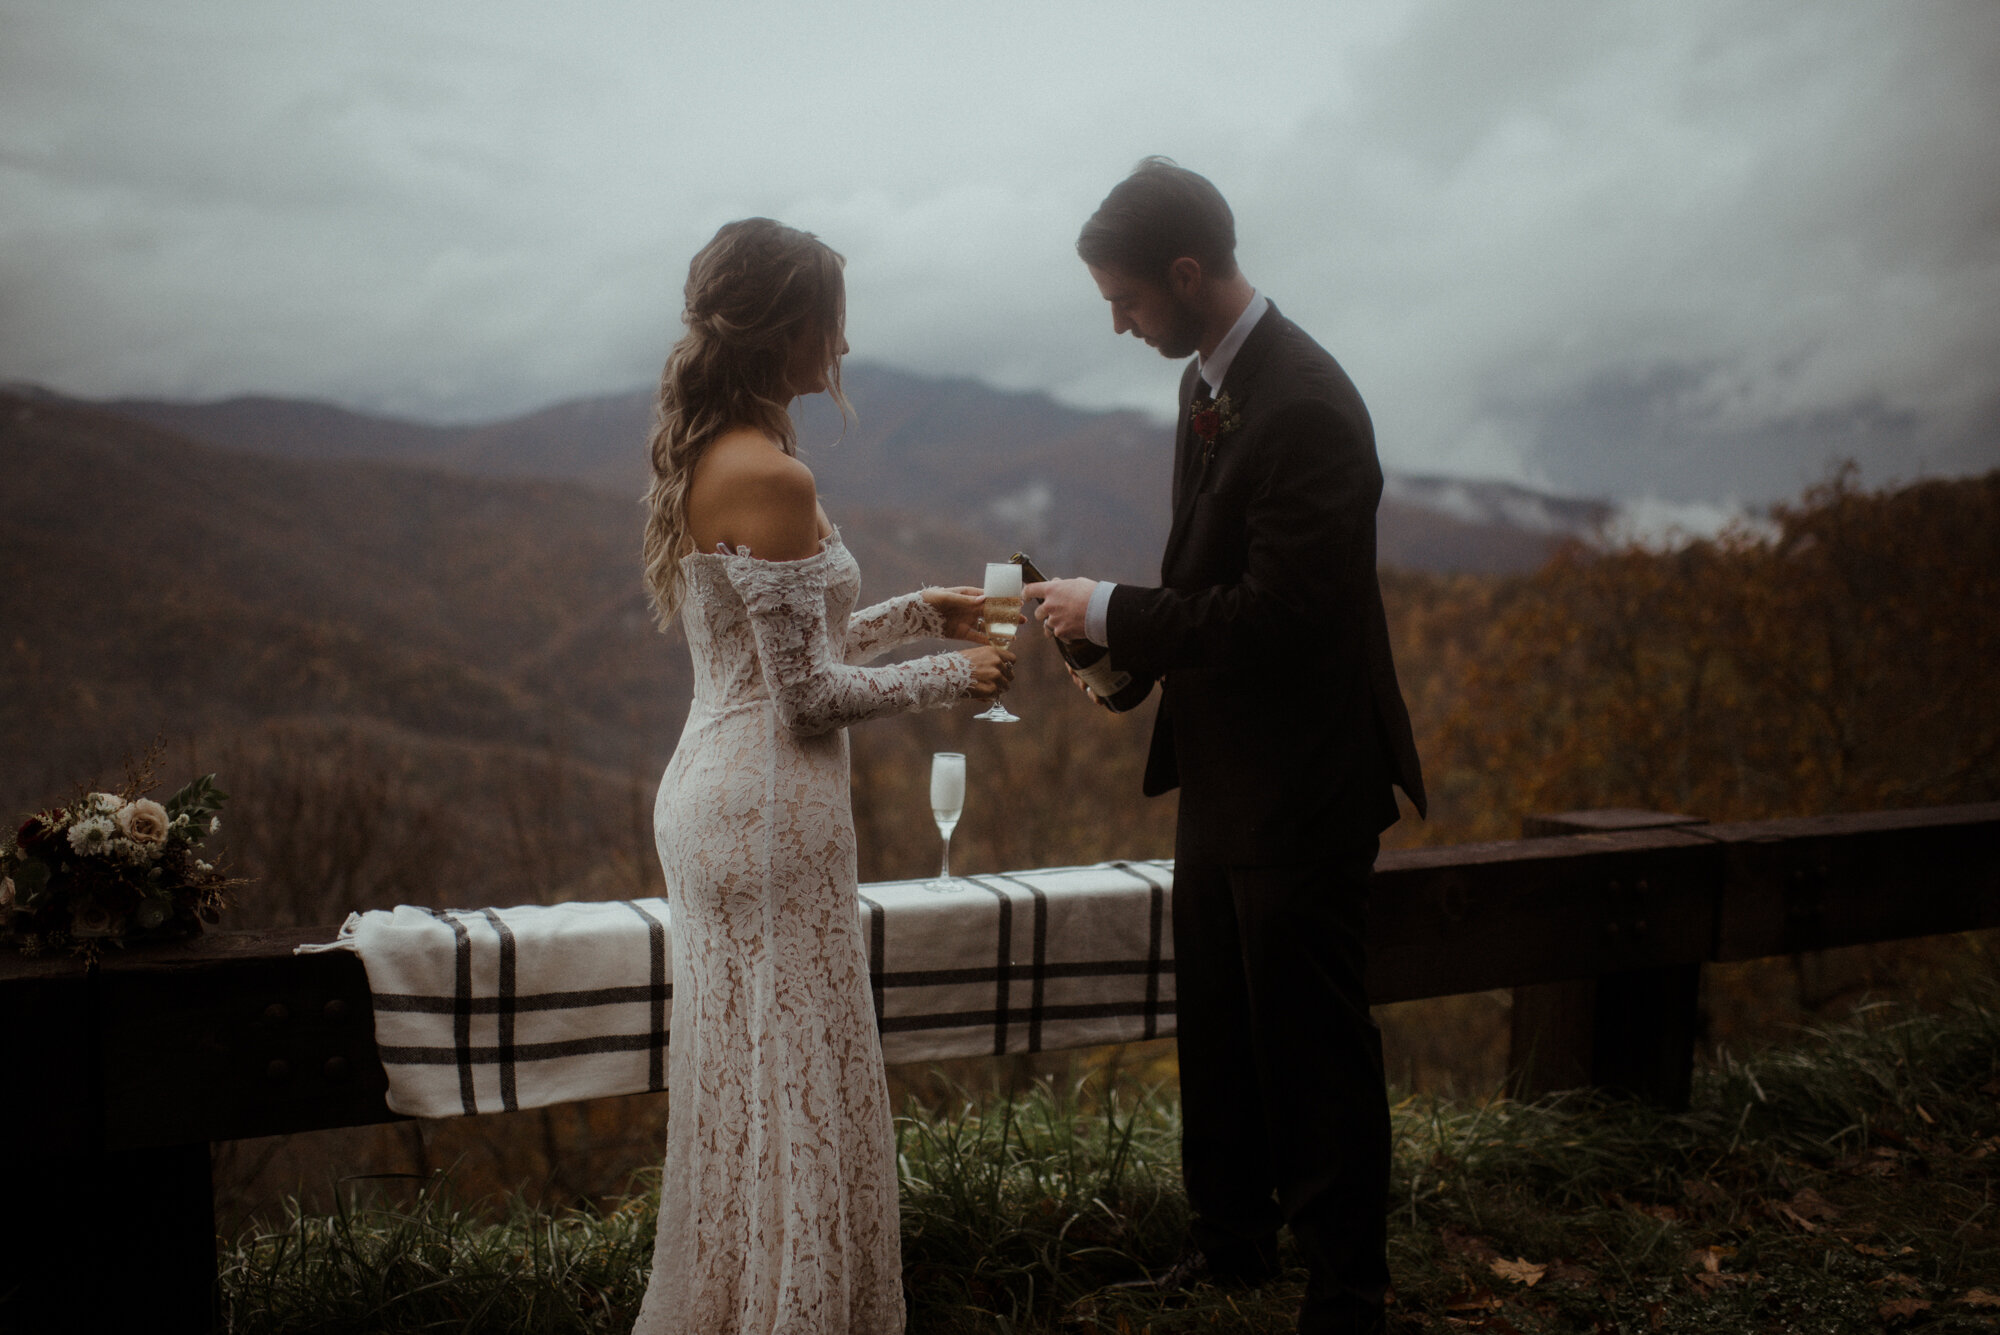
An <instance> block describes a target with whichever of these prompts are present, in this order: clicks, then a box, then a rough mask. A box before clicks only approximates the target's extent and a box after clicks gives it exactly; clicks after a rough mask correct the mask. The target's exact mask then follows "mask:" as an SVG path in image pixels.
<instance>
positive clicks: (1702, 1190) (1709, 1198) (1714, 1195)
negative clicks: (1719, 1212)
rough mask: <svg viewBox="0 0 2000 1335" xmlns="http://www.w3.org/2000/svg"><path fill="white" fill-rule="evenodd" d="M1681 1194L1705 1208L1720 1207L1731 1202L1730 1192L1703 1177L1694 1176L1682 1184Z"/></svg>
mask: <svg viewBox="0 0 2000 1335" xmlns="http://www.w3.org/2000/svg"><path fill="white" fill-rule="evenodd" d="M1681 1194H1682V1195H1683V1196H1686V1197H1687V1198H1688V1199H1689V1200H1690V1201H1692V1202H1694V1203H1695V1204H1696V1205H1699V1206H1701V1207H1703V1208H1704V1209H1711V1210H1715V1209H1720V1208H1722V1207H1723V1206H1725V1205H1727V1204H1729V1193H1728V1192H1726V1191H1724V1190H1723V1189H1722V1188H1721V1187H1718V1186H1716V1185H1715V1184H1714V1183H1713V1182H1709V1181H1707V1180H1705V1179H1702V1178H1692V1179H1690V1180H1688V1181H1686V1182H1683V1183H1682V1184H1681Z"/></svg>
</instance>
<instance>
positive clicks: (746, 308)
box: [635, 218, 1013, 1335]
mask: <svg viewBox="0 0 2000 1335" xmlns="http://www.w3.org/2000/svg"><path fill="white" fill-rule="evenodd" d="M841 263H842V261H841V258H840V256H839V255H837V254H835V253H834V252H833V251H832V250H830V249H828V248H827V246H826V245H825V244H824V243H822V242H821V241H819V240H818V239H817V238H815V237H813V236H812V235H810V234H808V233H805V232H800V231H797V230H795V229H793V228H790V227H785V226H782V225H780V224H778V223H775V222H772V221H771V220H769V219H767V218H750V219H745V220H743V221H741V222H733V223H729V224H726V225H725V226H724V227H723V228H722V229H721V230H720V231H718V232H717V233H716V234H715V238H714V240H712V241H710V242H709V243H708V245H707V246H706V247H704V248H703V249H702V251H701V253H700V254H699V255H697V256H695V259H694V263H693V265H692V266H691V268H690V269H689V272H688V281H687V291H686V309H685V310H684V311H683V312H682V319H683V320H684V321H685V322H686V324H687V333H686V334H685V336H683V337H682V338H681V340H680V341H679V342H678V343H676V344H675V345H674V349H673V352H672V353H671V354H670V355H669V356H668V358H667V364H666V369H665V371H664V372H663V373H662V374H661V377H660V398H659V412H658V418H657V423H656V425H655V427H654V431H653V437H652V456H653V483H652V487H651V489H650V491H649V492H648V493H647V504H648V507H649V509H650V515H649V518H648V522H647V527H646V547H645V559H646V583H647V586H648V588H649V589H650V591H651V594H652V600H653V606H654V609H655V611H656V613H657V615H658V619H659V621H660V623H661V625H662V627H663V628H664V627H665V626H667V625H668V624H670V623H671V622H672V621H673V620H674V619H675V618H676V617H678V618H679V619H680V621H681V623H682V625H683V626H684V627H685V630H686V634H687V641H688V649H689V652H690V653H691V654H692V656H693V659H694V683H695V684H694V702H693V704H692V706H691V707H690V709H689V711H688V720H687V727H686V729H685V730H684V731H683V732H682V734H681V740H680V745H679V746H678V747H677V748H676V750H675V751H674V757H673V760H672V762H671V763H670V764H669V765H668V766H667V772H666V777H665V779H664V780H663V781H662V782H661V784H660V795H659V800H658V802H657V804H656V805H655V808H654V817H653V821H654V830H655V833H656V837H657V839H658V842H659V849H660V863H661V866H662V867H663V868H664V869H665V872H666V883H667V898H668V901H669V903H670V905H671V907H672V911H673V918H672V921H673V943H674V946H673V948H674V958H673V979H674V1009H673V1035H672V1039H671V1041H670V1043H669V1046H668V1056H667V1088H668V1091H669V1093H668V1114H667V1156H666V1167H665V1169H664V1170H663V1173H662V1176H661V1180H660V1220H659V1236H658V1241H657V1242H656V1244H655V1246H654V1251H653V1273H652V1278H651V1280H650V1281H649V1283H648V1285H647V1288H646V1297H645V1301H644V1303H643V1304H642V1305H641V1307H640V1311H639V1320H638V1325H637V1327H636V1328H635V1330H636V1335H665V1333H666V1332H673V1333H674V1335H723V1333H724V1332H746V1333H747V1332H757V1335H770V1333H774V1332H785V1335H834V1333H836V1332H851V1333H852V1335H883V1333H884V1332H890V1333H891V1335H893V1333H894V1332H900V1331H901V1330H902V1329H903V1298H902V1263H901V1252H900V1242H899V1236H898V1232H897V1209H896V1158H895V1141H894V1133H893V1131H892V1129H891V1126H890V1120H889V1107H888V1087H887V1084H886V1081H885V1079H884V1077H883V1071H882V1052H881V1047H880V1043H879V1040H878V1038H877V1035H876V1030H875V1016H874V1009H873V1004H872V1002H871V1000H870V994H869V986H868V975H867V956H866V953H865V951H864V948H863V943H862V940H861V932H860V918H859V912H858V901H857V898H856V895H857V890H856V885H855V859H854V824H853V815H852V812H851V810H850V807H849V801H848V768H847V734H846V732H845V731H844V729H845V728H846V726H847V725H849V724H852V723H859V722H861V721H862V720H864V719H870V718H877V717H880V716H882V715H885V714H895V713H901V712H904V711H907V710H916V709H929V708H935V707H940V706H944V705H949V704H951V703H953V702H955V701H958V700H962V699H966V698H968V697H970V698H974V699H989V698H992V697H994V696H997V695H999V694H1000V693H1001V692H1002V691H1003V690H1005V689H1006V687H1007V685H1008V684H1009V682H1010V681H1011V678H1012V672H1013V656H1012V655H1011V654H1009V653H1006V652H1004V651H1002V650H1000V649H996V648H993V647H991V646H989V645H987V644H985V643H983V641H984V640H985V636H984V635H983V634H982V633H981V632H980V631H979V630H978V628H977V620H976V618H977V616H978V612H979V609H980V598H979V591H978V590H976V589H926V590H924V591H922V592H920V593H912V594H906V595H905V596H903V597H901V598H894V599H891V600H890V601H888V602H885V603H879V604H877V605H876V606H873V607H870V608H868V609H867V610H865V611H860V612H855V611H853V610H852V609H853V607H854V602H855V595H856V593H857V592H858V591H859V588H860V582H861V578H860V571H859V568H858V567H857V566H856V565H855V562H854V558H853V557H852V556H851V555H849V554H848V551H847V548H846V547H845V546H844V545H843V544H842V543H841V540H840V533H839V531H838V530H837V529H835V528H834V526H833V525H832V523H830V522H829V521H828V519H827V517H826V512H825V511H824V510H823V509H821V508H820V505H819V501H818V497H817V495H816V493H815V491H814V488H813V477H812V473H811V472H810V471H808V470H807V468H806V466H805V465H804V464H802V463H800V462H799V461H798V459H797V457H796V455H795V448H796V446H795V441H794V438H793V427H792V422H791V417H790V414H789V412H788V406H789V404H790V402H791V400H792V399H793V398H795V397H797V396H800V395H804V394H817V393H821V392H827V393H830V394H831V395H832V396H833V398H834V401H835V402H836V403H838V404H839V405H840V406H841V408H842V410H843V411H845V410H846V407H847V404H846V400H845V399H844V398H842V397H841V393H840V358H841V357H842V355H844V354H845V353H846V351H847V341H846V339H845V338H844V337H842V325H843V323H844V317H845V305H846V302H845V290H844V287H843V284H842V280H841ZM927 636H942V637H946V638H951V639H959V640H967V641H972V642H974V644H975V647H974V648H970V649H964V650H960V651H958V652H956V653H942V654H936V655H933V656H931V657H927V658H918V659H914V660H912V661H909V662H904V663H897V664H894V665H891V666H886V667H864V666H860V665H861V664H863V663H865V662H867V661H868V660H869V659H871V658H873V657H875V656H876V655H877V654H879V653H881V652H882V651H883V650H885V649H889V648H892V647H894V646H895V645H898V644H901V643H904V642H906V641H909V640H913V639H919V638H923V637H927Z"/></svg>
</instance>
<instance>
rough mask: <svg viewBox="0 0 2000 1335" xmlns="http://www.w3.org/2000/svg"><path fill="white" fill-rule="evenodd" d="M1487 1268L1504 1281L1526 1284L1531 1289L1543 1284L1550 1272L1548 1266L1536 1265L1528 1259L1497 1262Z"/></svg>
mask: <svg viewBox="0 0 2000 1335" xmlns="http://www.w3.org/2000/svg"><path fill="white" fill-rule="evenodd" d="M1486 1268H1487V1269H1488V1270H1491V1271H1492V1272H1493V1273H1494V1274H1496V1275H1498V1276H1500V1278H1502V1279H1510V1280H1512V1281H1514V1282H1515V1283H1516V1284H1525V1285H1527V1286H1528V1287H1529V1288H1531V1289H1532V1288H1534V1287H1535V1285H1537V1284H1539V1283H1541V1282H1542V1276H1543V1275H1545V1274H1547V1273H1548V1270H1549V1268H1548V1267H1547V1266H1545V1265H1536V1264H1535V1263H1534V1262H1532V1261H1530V1260H1528V1259H1527V1258H1526V1257H1522V1258H1520V1259H1519V1260H1514V1261H1508V1260H1499V1261H1495V1262H1493V1263H1492V1264H1491V1265H1489V1266H1487V1267H1486Z"/></svg>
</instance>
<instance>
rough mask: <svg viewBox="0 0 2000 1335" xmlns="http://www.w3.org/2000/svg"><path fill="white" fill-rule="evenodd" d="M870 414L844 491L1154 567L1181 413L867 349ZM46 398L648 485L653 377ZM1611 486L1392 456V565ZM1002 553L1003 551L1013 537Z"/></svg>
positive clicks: (321, 448) (840, 478)
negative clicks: (505, 412)
mask: <svg viewBox="0 0 2000 1335" xmlns="http://www.w3.org/2000/svg"><path fill="white" fill-rule="evenodd" d="M845 378H846V382H847V388H848V393H849V397H850V399H851V400H852V402H853V403H854V406H855V410H856V420H855V421H854V422H853V423H851V424H850V423H843V422H842V421H841V419H840V417H839V415H838V413H837V412H836V411H835V410H834V408H833V406H832V404H831V403H830V401H829V400H827V399H825V398H814V399H811V400H807V401H805V403H804V404H802V406H801V409H800V411H799V416H798V418H797V421H798V424H799V435H800V440H801V442H802V443H801V450H800V453H801V457H802V458H804V459H805V460H806V461H807V462H808V463H809V464H810V465H811V466H812V467H813V469H814V472H815V474H816V476H817V478H818V481H819V485H820V490H821V493H822V495H823V496H824V497H825V498H826V500H827V503H828V505H829V507H830V509H839V510H842V511H843V512H844V513H845V515H846V516H847V518H848V519H849V520H850V521H851V520H853V519H858V518H860V517H861V516H863V515H865V514H867V513H869V512H872V511H874V510H877V509H890V510H897V511H902V512H905V513H908V514H929V515H933V516H950V517H951V518H952V520H953V521H954V523H955V525H956V526H957V527H961V528H965V529H968V530H971V531H973V532H982V531H983V532H988V533H990V534H992V535H993V537H994V539H995V541H996V543H997V545H998V546H1006V547H1008V549H1009V550H1012V549H1014V548H1015V547H1026V548H1028V549H1029V550H1031V551H1033V552H1034V553H1035V555H1036V557H1037V559H1038V561H1040V563H1041V564H1042V565H1043V566H1044V567H1045V568H1054V569H1061V570H1074V571H1079V572H1082V571H1088V572H1089V573H1091V574H1094V575H1098V576H1101V577H1104V578H1111V579H1118V580H1121V581H1140V582H1146V581H1150V580H1151V579H1152V578H1154V577H1155V568H1154V562H1155V560H1156V559H1157V553H1158V551H1159V550H1160V548H1161V546H1162V545H1163V543H1164V539H1165V535H1166V529H1167V521H1168V496H1167V471H1168V470H1167V469H1165V468H1164V467H1149V466H1147V465H1146V464H1145V462H1144V460H1145V457H1146V452H1147V451H1149V450H1150V451H1154V452H1156V453H1157V455H1158V456H1159V457H1161V458H1164V457H1165V456H1166V455H1167V453H1168V452H1169V451H1170V449H1171V438H1172V433H1171V427H1170V426H1168V425H1166V424H1164V423H1162V422H1160V421H1158V420H1157V419H1154V418H1150V417H1147V416H1145V415H1144V414H1141V413H1137V412H1132V411H1129V410H1120V411H1110V412H1092V411H1088V410H1084V409H1077V408H1071V407H1068V406H1066V405H1063V404H1061V403H1059V402H1057V401H1056V400H1054V399H1052V398H1050V397H1049V396H1047V395H1045V394H1040V393H1036V392H1032V391H1007V390H999V389H995V388H993V387H991V386H988V385H985V384H984V383H982V382H980V381H977V380H972V379H968V378H953V379H935V378H929V377H924V376H918V375H913V374H910V373H907V372H902V371H897V370H894V369H891V368H887V367H882V366H875V365H871V364H868V363H851V364H850V366H849V368H848V371H847V375H846V377H845ZM35 397H38V398H41V399H45V400H49V399H52V400H55V401H60V402H66V403H76V404H81V405H86V406H89V407H92V408H95V409H98V410H101V411H106V412H110V413H113V414H116V415H119V416H123V417H127V418H130V419H132V420H135V421H141V422H147V423H150V424H152V425H155V426H161V427H166V428H168V429H171V430H174V431H177V432H180V433H182V434H184V435H187V436H190V437H193V438H196V439H201V440H205V441H208V442H210V443H213V444H216V445H220V446H223V447H227V448H235V449H239V450H242V451H244V452H248V453H257V454H266V455H274V456H278V457H286V458H298V459H307V458H312V459H323V460H337V459H367V460H375V461H384V462H399V463H405V464H412V465H415V466H419V467H424V468H430V469H435V470H439V471H443V472H451V473H464V474H469V475H473V476H486V477H520V478H541V479H547V480H562V481H571V482H577V483H581V484H583V485H585V486H588V487H592V488H595V489H597V490H599V491H602V492H605V493H607V494H611V495H617V496H622V497H637V496H639V495H641V494H642V493H643V491H644V489H645V485H646V482H647V478H648V469H647V466H646V460H645V451H644V442H645V439H646V436H647V434H648V432H649V430H650V425H651V417H652V411H653V397H654V396H653V391H651V390H649V389H645V390H632V391H627V392H624V393H617V394H608V395H598V396H592V397H586V398H579V399H572V400H566V401H563V402H560V403H556V404H551V405H548V406H546V407H544V408H540V409H537V410H535V411H533V412H530V413H526V414H522V415H519V416H515V417H510V418H504V419H499V420H496V421H492V422H485V423H475V424H466V425H456V426H446V425H436V424H428V423H418V422H408V421H404V420H402V419H398V418H393V417H384V416H378V415H372V414H368V413H363V412H357V411H354V410H351V409H347V408H343V407H340V406H338V405H334V404H329V403H323V402H317V401H312V400H291V399H284V398H277V397H273V396H263V395H250V396H238V397H235V398H230V399H223V400H217V401H213V402H209V403H184V402H172V401H165V400H149V399H113V400H103V401H92V400H78V399H70V398H67V397H66V396H61V395H55V394H52V393H51V392H50V391H37V392H36V394H35ZM1615 513H1616V507H1614V506H1613V505H1611V504H1610V503H1608V502H1604V501H1597V500H1587V499H1577V498H1568V497H1560V496H1554V495H1550V494H1548V493H1543V492H1538V491H1534V490H1532V489H1530V488H1526V487H1521V486H1517V485H1514V484H1509V483H1501V482H1494V481H1485V480H1475V479H1451V478H1433V477H1424V476H1420V475H1404V474H1390V475H1388V477H1387V479H1386V481H1385V488H1384V494H1383V500H1382V503H1381V506H1380V509H1379V510H1378V514H1377V533H1378V549H1379V553H1380V559H1381V562H1382V564H1384V565H1386V566H1400V567H1405V568H1411V569H1418V570H1427V571H1433V572H1444V573H1476V574H1510V573H1521V572H1525V571H1527V570H1531V569H1534V568H1535V567H1537V566H1539V565H1540V564H1541V563H1542V562H1543V561H1545V560H1547V559H1548V557H1549V556H1550V555H1551V554H1552V553H1553V551H1554V550H1555V549H1556V548H1557V547H1559V546H1560V545H1562V544H1563V543H1564V542H1568V541H1574V540H1584V541H1589V540H1591V539H1592V538H1593V537H1594V535H1596V534H1598V533H1599V532H1601V531H1602V530H1603V528H1604V526H1605V525H1606V524H1607V523H1608V522H1609V521H1610V520H1611V519H1612V517H1613V516H1614V514H1615ZM1003 554H1004V553H1003Z"/></svg>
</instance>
